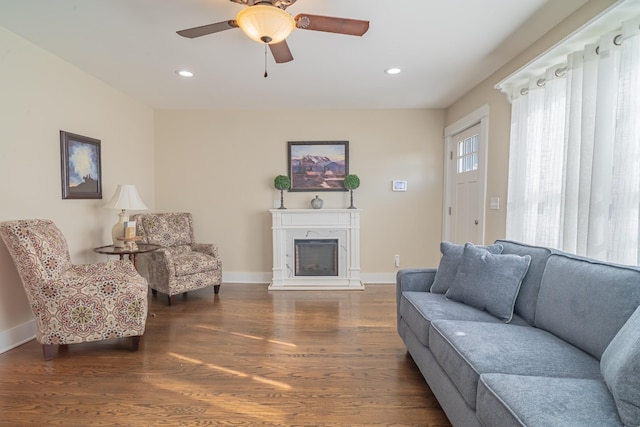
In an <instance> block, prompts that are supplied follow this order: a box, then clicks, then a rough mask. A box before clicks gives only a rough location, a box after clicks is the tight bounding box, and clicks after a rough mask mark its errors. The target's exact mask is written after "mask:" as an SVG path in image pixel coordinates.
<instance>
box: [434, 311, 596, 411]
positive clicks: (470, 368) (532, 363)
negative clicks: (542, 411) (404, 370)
mask: <svg viewBox="0 0 640 427" xmlns="http://www.w3.org/2000/svg"><path fill="white" fill-rule="evenodd" d="M429 349H430V350H431V352H432V353H433V356H434V357H435V359H436V360H437V362H438V363H439V364H440V366H441V367H442V369H443V370H444V371H445V372H446V373H447V375H448V376H449V378H450V379H451V381H452V382H453V383H454V384H455V385H456V387H457V388H458V390H459V391H460V394H462V396H463V397H464V399H465V401H466V402H467V404H468V405H469V406H471V407H472V408H475V405H476V391H477V388H478V380H479V377H480V375H481V374H484V373H503V374H517V375H532V376H550V377H551V376H556V377H564V378H588V379H599V378H602V377H601V374H600V364H599V362H598V360H596V359H595V358H593V357H591V356H590V355H588V354H587V353H585V352H583V351H581V350H580V349H578V348H576V347H574V346H572V345H570V344H568V343H567V342H565V341H563V340H561V339H559V338H558V337H556V336H554V335H552V334H550V333H549V332H546V331H543V330H541V329H538V328H534V327H531V326H518V325H511V324H505V323H502V322H500V323H485V322H473V321H462V320H435V321H433V322H431V331H430V332H429Z"/></svg>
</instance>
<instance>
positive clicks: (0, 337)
mask: <svg viewBox="0 0 640 427" xmlns="http://www.w3.org/2000/svg"><path fill="white" fill-rule="evenodd" d="M35 337H36V321H35V319H33V320H30V321H28V322H26V323H23V324H22V325H18V326H16V327H14V328H11V329H8V330H6V331H2V332H0V353H4V352H7V351H9V350H11V349H12V348H15V347H17V346H19V345H21V344H24V343H26V342H27V341H31V340H32V339H34V338H35Z"/></svg>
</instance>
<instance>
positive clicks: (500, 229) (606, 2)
mask: <svg viewBox="0 0 640 427" xmlns="http://www.w3.org/2000/svg"><path fill="white" fill-rule="evenodd" d="M613 3H615V1H614V0H591V1H590V2H589V3H587V4H585V5H584V6H583V7H582V8H580V9H579V10H578V11H576V12H575V13H574V14H572V15H571V16H569V17H568V18H567V19H565V20H564V21H563V22H561V23H560V24H559V25H558V26H556V27H554V28H553V29H552V30H551V31H549V32H548V33H547V34H546V35H545V36H544V37H542V38H541V39H540V40H538V41H537V42H536V43H534V44H533V45H532V46H530V47H529V48H528V49H526V50H525V51H524V52H522V53H521V54H520V55H518V56H517V57H516V58H515V59H514V60H512V61H511V62H509V63H508V64H506V65H505V66H504V67H502V68H500V69H499V70H498V71H497V72H496V73H494V74H493V75H492V76H491V77H489V78H488V79H486V80H485V81H483V82H482V83H480V84H479V85H478V86H476V87H475V88H474V89H473V90H471V91H469V92H468V93H467V94H466V95H465V96H463V97H462V98H461V99H459V100H458V101H457V102H455V103H454V104H453V105H451V106H450V107H449V108H448V109H447V111H446V118H445V126H449V125H450V124H452V123H455V122H456V121H458V120H460V119H461V118H463V117H465V116H467V115H469V114H471V113H472V112H473V111H475V110H476V109H478V108H480V107H481V106H482V105H484V104H487V105H489V109H490V112H489V141H488V142H489V143H488V165H487V200H486V203H485V205H486V206H487V211H486V234H485V242H493V241H494V240H496V239H502V238H504V237H505V228H506V209H505V208H506V201H507V177H508V173H509V132H510V127H511V123H510V122H511V105H510V104H509V103H508V102H507V98H506V97H505V96H504V95H503V94H502V93H500V92H499V91H498V90H496V89H495V88H494V87H495V85H496V84H497V83H499V82H500V81H501V80H503V79H504V78H506V77H507V76H508V75H509V74H511V73H513V72H514V71H516V70H518V69H519V68H521V67H523V66H524V65H525V64H527V63H528V62H529V61H531V60H533V59H534V58H535V57H537V56H538V55H540V54H541V53H543V52H544V51H546V50H547V49H549V48H551V47H552V46H553V45H554V44H556V43H558V42H559V41H560V40H562V39H563V38H565V37H566V36H567V35H569V34H571V33H572V32H574V31H575V30H577V29H578V28H579V27H580V26H582V25H583V24H585V23H586V22H587V21H589V20H590V19H591V18H593V17H594V16H596V15H598V14H599V13H601V12H602V11H603V10H605V9H606V8H607V7H609V6H610V5H611V4H613ZM491 197H499V198H500V200H501V202H500V210H490V209H488V207H489V200H490V199H491Z"/></svg>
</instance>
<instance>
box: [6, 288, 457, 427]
mask: <svg viewBox="0 0 640 427" xmlns="http://www.w3.org/2000/svg"><path fill="white" fill-rule="evenodd" d="M149 298H150V304H149V312H150V313H151V314H150V315H149V318H148V321H147V330H146V332H145V335H144V337H143V338H142V341H141V343H140V350H139V351H138V352H132V351H131V350H130V341H129V340H126V339H122V340H113V341H107V342H98V343H86V344H77V345H70V346H68V347H67V349H66V350H61V351H60V352H59V353H58V355H57V356H56V358H55V359H53V360H51V361H48V362H45V361H44V360H43V358H42V350H41V346H40V345H39V344H38V343H37V342H35V340H34V341H30V342H28V343H26V344H24V345H22V346H20V347H17V348H15V349H13V350H10V351H8V352H6V353H3V354H0V425H3V426H5V425H7V426H59V425H65V426H114V425H120V426H208V425H233V426H254V425H255V426H258V425H273V426H434V427H435V426H450V424H449V422H448V420H447V418H446V416H445V415H444V413H443V412H442V410H441V409H440V407H439V406H438V403H437V402H436V400H435V398H434V397H433V395H432V394H431V391H430V390H429V387H428V386H427V384H426V383H425V381H424V379H423V378H422V375H421V374H420V372H419V371H418V368H417V367H416V366H415V364H414V363H413V360H411V357H410V356H409V355H408V354H407V352H406V349H405V347H404V344H403V343H402V341H401V339H400V338H399V337H398V334H397V332H396V329H395V328H396V325H395V287H394V286H393V285H369V286H367V288H366V290H364V291H341V292H334V291H276V292H268V291H267V287H266V285H238V284H228V285H222V288H221V290H220V294H219V295H216V296H214V294H213V288H208V289H203V290H201V291H198V292H193V293H190V294H189V295H188V296H187V297H186V299H183V298H182V297H180V296H178V297H175V299H174V303H173V305H172V306H171V307H168V306H167V304H166V298H165V296H164V295H159V296H158V297H152V296H151V294H149Z"/></svg>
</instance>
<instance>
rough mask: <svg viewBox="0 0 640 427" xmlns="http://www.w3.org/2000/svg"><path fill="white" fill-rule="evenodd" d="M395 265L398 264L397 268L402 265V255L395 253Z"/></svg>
mask: <svg viewBox="0 0 640 427" xmlns="http://www.w3.org/2000/svg"><path fill="white" fill-rule="evenodd" d="M393 265H395V266H396V268H399V267H400V255H398V254H395V255H394V256H393Z"/></svg>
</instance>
